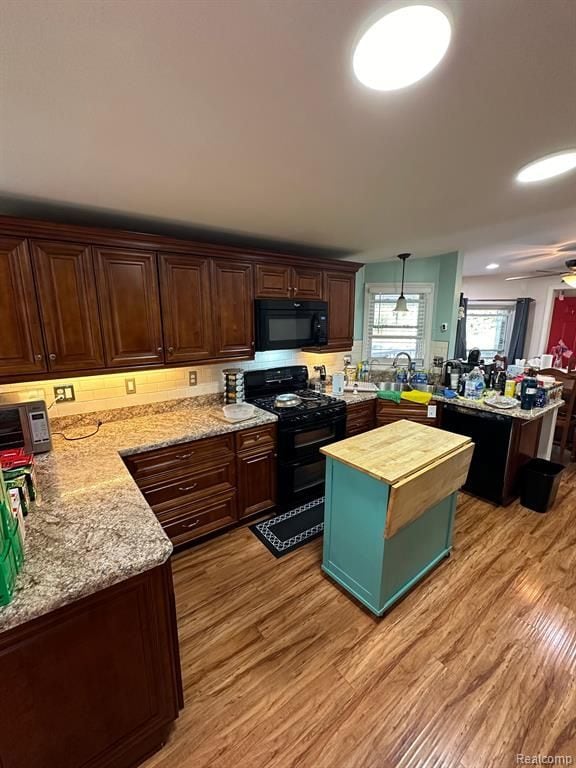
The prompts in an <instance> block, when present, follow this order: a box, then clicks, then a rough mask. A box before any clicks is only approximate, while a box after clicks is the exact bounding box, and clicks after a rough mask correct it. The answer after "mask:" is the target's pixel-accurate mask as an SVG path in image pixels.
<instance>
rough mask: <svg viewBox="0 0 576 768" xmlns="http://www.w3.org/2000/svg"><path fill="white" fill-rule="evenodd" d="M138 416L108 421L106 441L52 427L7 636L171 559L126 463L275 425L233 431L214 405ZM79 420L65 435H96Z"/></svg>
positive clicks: (1, 615)
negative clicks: (186, 444)
mask: <svg viewBox="0 0 576 768" xmlns="http://www.w3.org/2000/svg"><path fill="white" fill-rule="evenodd" d="M139 412H140V413H141V415H138V416H136V417H134V418H125V419H123V420H118V421H110V422H108V421H106V420H105V416H103V417H102V418H103V421H104V423H103V424H102V426H101V427H100V430H99V432H98V434H96V435H94V436H93V437H91V438H89V439H86V440H78V441H74V442H68V441H66V440H65V439H64V438H63V437H62V436H60V435H58V434H56V433H57V431H58V430H59V429H60V428H61V427H60V426H59V425H58V423H56V425H55V426H54V434H53V440H54V448H53V450H52V452H51V453H49V454H45V455H43V456H38V457H37V459H36V471H37V477H38V486H39V490H40V499H39V500H38V502H37V503H36V505H35V507H34V509H33V511H32V512H31V513H30V515H29V516H28V518H27V521H26V567H25V568H24V570H23V572H22V573H21V574H20V576H19V580H18V582H17V585H16V590H15V594H14V598H13V601H12V603H10V605H8V606H6V607H5V608H3V609H2V610H1V611H0V632H2V631H5V630H7V629H11V628H13V627H16V626H18V625H19V624H23V623H24V622H28V621H30V620H32V619H35V618H37V617H39V616H42V615H44V614H46V613H49V612H51V611H53V610H55V609H57V608H60V607H62V606H64V605H67V604H69V603H71V602H73V601H75V600H78V599H79V598H81V597H85V596H87V595H90V594H93V593H95V592H97V591H100V590H102V589H104V588H105V587H108V586H111V585H113V584H116V583H118V582H121V581H123V580H125V579H128V578H130V577H131V576H135V575H137V574H139V573H143V572H145V571H147V570H149V569H152V568H154V567H155V566H157V565H160V564H161V563H163V562H165V561H166V560H167V559H168V558H169V557H170V554H171V552H172V544H171V543H170V540H169V539H168V537H167V536H166V534H165V533H164V531H163V530H162V527H161V525H160V523H159V522H158V520H157V518H156V516H155V515H154V513H153V512H152V510H151V509H150V507H149V505H148V504H147V502H146V501H145V500H144V497H143V496H142V494H141V493H140V491H139V489H138V487H137V485H136V483H135V482H134V480H133V479H132V477H131V475H130V474H129V472H128V470H127V468H126V466H125V464H124V462H123V460H122V456H128V455H133V454H137V453H141V452H144V451H148V450H152V449H155V448H162V447H165V446H169V445H176V444H178V443H183V442H187V441H190V440H198V439H201V438H204V437H210V436H213V435H222V434H225V433H228V432H235V431H238V430H241V429H247V428H249V427H254V426H259V425H263V424H269V423H272V422H275V421H276V417H275V416H273V415H272V414H270V413H266V412H264V411H261V410H259V409H257V411H256V416H255V417H254V418H253V419H250V420H249V421H245V422H239V423H237V424H229V423H226V422H225V421H222V420H221V419H219V418H218V417H217V416H215V415H214V399H213V398H212V401H208V399H207V398H189V399H186V400H179V401H168V402H165V403H159V404H157V405H155V406H150V407H149V408H145V409H144V408H140V409H139ZM92 417H94V414H92ZM76 421H78V426H77V427H72V426H70V425H68V426H65V427H64V431H65V433H66V435H67V436H69V437H78V436H80V435H83V434H88V433H89V432H91V431H92V429H93V424H94V419H92V423H91V424H90V423H89V422H88V423H87V422H86V419H76ZM64 423H65V422H64Z"/></svg>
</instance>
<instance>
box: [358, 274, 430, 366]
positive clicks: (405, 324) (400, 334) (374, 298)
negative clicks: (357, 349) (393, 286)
mask: <svg viewBox="0 0 576 768" xmlns="http://www.w3.org/2000/svg"><path fill="white" fill-rule="evenodd" d="M405 295H406V302H407V304H408V312H394V307H395V306H396V301H397V299H398V294H390V293H382V292H381V291H379V290H378V289H377V288H370V289H369V290H368V306H367V312H368V320H367V332H368V333H367V336H368V338H367V340H366V349H367V353H368V354H367V356H368V358H382V362H384V361H385V360H386V359H389V358H394V357H395V356H396V355H397V354H398V352H408V354H409V355H410V357H411V358H412V360H413V361H414V362H415V363H416V364H417V365H423V364H424V356H425V351H424V340H425V332H426V312H427V305H428V301H427V299H428V294H426V293H407V294H405Z"/></svg>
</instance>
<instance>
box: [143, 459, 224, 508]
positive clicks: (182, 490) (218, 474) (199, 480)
mask: <svg viewBox="0 0 576 768" xmlns="http://www.w3.org/2000/svg"><path fill="white" fill-rule="evenodd" d="M235 480H236V473H235V471H234V459H233V458H232V459H229V460H228V461H226V462H223V463H220V464H219V466H217V467H203V468H202V469H197V470H195V471H194V472H187V473H186V474H179V475H177V476H173V477H169V478H166V479H164V480H163V481H162V482H160V483H156V484H154V485H149V486H147V487H146V488H142V493H143V494H144V497H145V499H146V501H147V502H148V504H150V506H151V507H152V509H153V510H154V511H155V512H161V511H165V510H169V509H172V508H174V507H175V506H178V505H180V504H182V503H183V502H184V501H186V500H190V501H193V500H195V499H198V498H201V497H203V496H206V495H213V494H215V493H220V492H221V491H226V490H229V489H232V488H234V485H235Z"/></svg>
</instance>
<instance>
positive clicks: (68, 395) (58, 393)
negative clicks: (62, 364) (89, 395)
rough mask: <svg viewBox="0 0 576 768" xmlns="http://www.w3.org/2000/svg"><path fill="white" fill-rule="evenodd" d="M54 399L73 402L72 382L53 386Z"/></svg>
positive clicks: (61, 401) (74, 397) (74, 396)
mask: <svg viewBox="0 0 576 768" xmlns="http://www.w3.org/2000/svg"><path fill="white" fill-rule="evenodd" d="M54 399H55V400H57V401H58V402H59V403H73V402H74V400H76V395H75V394H74V385H73V384H63V385H62V386H60V387H54Z"/></svg>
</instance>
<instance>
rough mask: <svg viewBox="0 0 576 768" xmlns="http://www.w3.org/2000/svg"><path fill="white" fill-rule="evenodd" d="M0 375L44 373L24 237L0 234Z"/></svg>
mask: <svg viewBox="0 0 576 768" xmlns="http://www.w3.org/2000/svg"><path fill="white" fill-rule="evenodd" d="M0 288H1V290H2V301H0V375H14V374H21V373H22V374H24V373H44V372H45V371H46V370H47V369H46V357H45V354H44V344H43V342H42V332H41V330H40V315H39V312H38V304H37V302H36V291H35V290H34V278H33V277H32V266H31V264H30V255H29V254H28V249H27V246H26V241H25V240H20V239H18V238H11V237H1V238H0Z"/></svg>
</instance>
